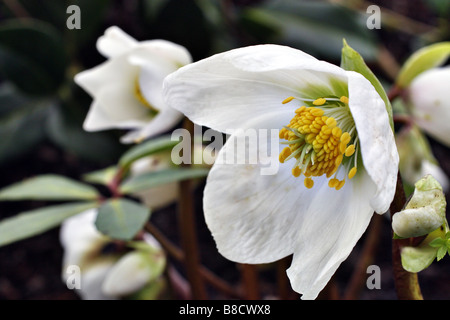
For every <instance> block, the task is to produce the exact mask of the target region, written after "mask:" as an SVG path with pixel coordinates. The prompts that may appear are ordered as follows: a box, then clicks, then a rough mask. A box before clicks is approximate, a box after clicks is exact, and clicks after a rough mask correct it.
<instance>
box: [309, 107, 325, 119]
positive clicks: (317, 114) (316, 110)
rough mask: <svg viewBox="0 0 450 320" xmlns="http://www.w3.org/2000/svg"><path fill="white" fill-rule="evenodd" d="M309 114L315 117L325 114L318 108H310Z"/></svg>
mask: <svg viewBox="0 0 450 320" xmlns="http://www.w3.org/2000/svg"><path fill="white" fill-rule="evenodd" d="M311 109H312V110H311V114H312V115H313V116H315V117H321V116H323V114H324V113H325V112H324V111H323V110H322V109H318V108H311Z"/></svg>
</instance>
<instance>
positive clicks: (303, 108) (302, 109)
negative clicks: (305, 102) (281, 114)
mask: <svg viewBox="0 0 450 320" xmlns="http://www.w3.org/2000/svg"><path fill="white" fill-rule="evenodd" d="M305 109H306V107H305V106H301V107H300V108H298V109H297V110H295V113H302V112H303V111H305Z"/></svg>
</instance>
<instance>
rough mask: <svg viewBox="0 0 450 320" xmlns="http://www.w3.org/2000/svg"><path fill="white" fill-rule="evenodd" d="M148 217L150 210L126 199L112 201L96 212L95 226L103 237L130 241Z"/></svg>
mask: <svg viewBox="0 0 450 320" xmlns="http://www.w3.org/2000/svg"><path fill="white" fill-rule="evenodd" d="M149 217H150V209H149V208H147V207H145V206H143V205H141V204H138V203H136V202H134V201H131V200H128V199H112V200H109V201H107V202H105V203H104V204H103V205H102V206H101V207H100V208H99V210H98V215H97V219H96V221H95V225H96V227H97V229H98V230H99V231H100V232H102V233H103V234H105V235H108V236H110V237H112V238H115V239H122V240H131V239H132V238H133V237H134V236H135V235H136V234H137V233H138V232H139V231H140V230H142V228H143V226H144V224H145V223H146V222H147V220H148V219H149Z"/></svg>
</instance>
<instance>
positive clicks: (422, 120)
mask: <svg viewBox="0 0 450 320" xmlns="http://www.w3.org/2000/svg"><path fill="white" fill-rule="evenodd" d="M449 83H450V67H445V68H436V69H431V70H428V71H425V72H423V73H422V74H420V75H419V76H417V78H415V79H414V81H413V82H412V83H411V86H410V88H409V98H410V100H411V104H412V108H411V110H412V112H413V114H414V118H415V121H416V123H417V124H418V125H419V126H420V127H421V128H422V129H424V130H425V131H426V132H427V133H429V134H430V135H431V136H433V137H434V138H435V139H437V140H438V141H440V142H441V143H443V144H445V145H447V146H449V147H450V126H449V125H448V123H449V119H450V100H449V99H448V89H449V87H448V84H449Z"/></svg>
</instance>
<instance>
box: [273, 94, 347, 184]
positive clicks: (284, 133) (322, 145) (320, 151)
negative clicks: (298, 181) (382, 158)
mask: <svg viewBox="0 0 450 320" xmlns="http://www.w3.org/2000/svg"><path fill="white" fill-rule="evenodd" d="M320 99H322V100H323V101H319V100H320ZM320 99H318V100H317V101H316V103H324V102H325V100H326V99H324V98H320ZM285 101H286V102H289V101H290V98H288V99H286V100H285ZM334 112H335V111H334ZM344 112H346V111H345V110H344ZM325 114H326V109H325V108H324V109H322V108H321V107H305V106H302V107H300V108H298V109H297V110H295V115H294V117H293V118H292V119H291V121H290V122H289V124H288V125H286V127H284V128H282V129H281V130H280V134H279V136H280V139H284V140H286V141H287V143H288V144H289V146H288V147H285V148H284V149H283V150H282V151H281V152H280V155H279V160H280V162H281V163H284V162H285V161H287V160H286V159H288V158H295V159H296V164H295V166H294V168H292V169H291V170H292V175H293V176H294V177H299V176H300V175H303V176H304V178H305V179H304V182H303V183H304V185H305V187H306V188H308V189H311V188H313V186H314V181H313V178H314V177H320V176H323V175H326V177H327V178H328V179H330V181H329V182H328V186H329V187H330V188H335V189H336V190H339V189H341V188H342V187H343V186H344V184H345V180H342V181H340V180H339V179H337V177H336V175H337V172H338V169H339V168H340V167H341V165H342V163H343V161H344V155H345V152H346V151H348V152H347V154H349V155H351V152H353V153H355V152H356V151H355V150H353V151H352V149H354V148H355V146H353V147H350V146H349V147H347V145H348V144H349V142H350V141H351V140H352V136H351V135H350V133H349V129H350V128H349V127H348V126H347V127H345V132H343V130H342V128H341V127H340V126H339V124H338V122H337V121H336V118H332V117H328V116H326V115H325ZM337 116H339V118H338V119H342V118H341V116H340V115H339V114H337ZM285 143H286V142H285ZM350 161H351V160H350ZM354 171H356V169H355V170H352V171H351V172H349V173H347V174H346V175H348V174H350V175H349V177H350V178H351V177H353V176H354V174H355V173H356V172H355V173H354ZM333 175H334V177H333ZM346 178H347V177H346Z"/></svg>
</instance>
